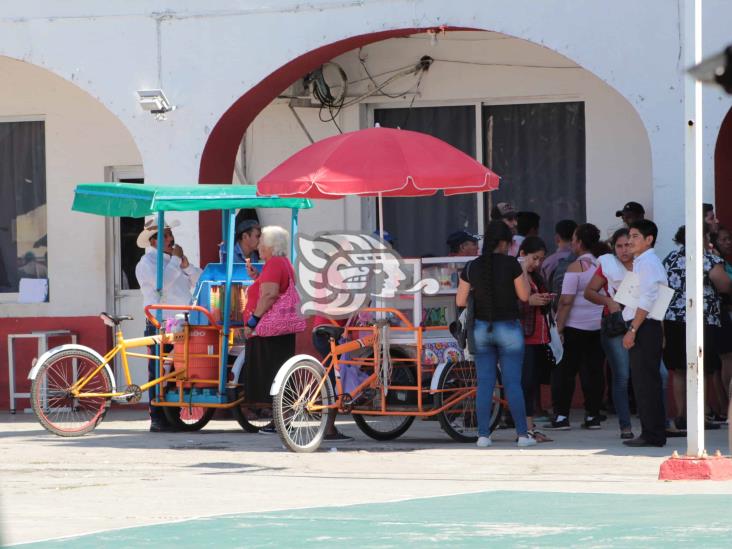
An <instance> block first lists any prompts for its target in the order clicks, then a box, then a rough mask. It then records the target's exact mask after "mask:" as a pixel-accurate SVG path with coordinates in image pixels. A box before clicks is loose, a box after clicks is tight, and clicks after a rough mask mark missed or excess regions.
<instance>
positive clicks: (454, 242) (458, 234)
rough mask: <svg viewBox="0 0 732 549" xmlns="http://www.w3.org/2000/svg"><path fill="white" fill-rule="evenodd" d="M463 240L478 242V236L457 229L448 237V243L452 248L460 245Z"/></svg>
mask: <svg viewBox="0 0 732 549" xmlns="http://www.w3.org/2000/svg"><path fill="white" fill-rule="evenodd" d="M463 242H478V237H477V236H475V235H474V234H470V233H469V232H467V231H455V232H454V233H451V234H450V236H448V237H447V245H448V246H450V247H451V248H452V247H454V246H460V244H462V243H463Z"/></svg>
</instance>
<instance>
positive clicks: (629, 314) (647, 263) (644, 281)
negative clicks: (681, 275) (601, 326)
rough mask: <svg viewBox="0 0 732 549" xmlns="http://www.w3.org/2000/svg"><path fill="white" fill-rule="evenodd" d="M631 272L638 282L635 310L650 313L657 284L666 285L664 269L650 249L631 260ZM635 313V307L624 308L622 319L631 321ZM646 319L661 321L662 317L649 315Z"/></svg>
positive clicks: (656, 291) (655, 298)
mask: <svg viewBox="0 0 732 549" xmlns="http://www.w3.org/2000/svg"><path fill="white" fill-rule="evenodd" d="M633 272H634V273H636V274H637V275H638V280H639V288H638V290H639V291H638V307H637V308H640V309H643V310H644V311H649V312H650V311H651V309H653V304H654V303H655V302H656V300H657V299H658V286H659V284H663V285H664V286H667V285H668V278H667V277H666V269H664V268H663V263H661V260H660V259H658V256H657V255H656V252H655V251H654V250H653V248H650V249H648V250H646V251H645V252H643V253H642V254H640V255H639V256H638V257H636V258H635V259H634V260H633ZM635 311H636V307H626V308H625V309H623V319H624V320H633V318H635ZM648 318H652V319H653V320H663V316H662V317H661V318H655V317H653V316H651V315H650V314H649V315H648Z"/></svg>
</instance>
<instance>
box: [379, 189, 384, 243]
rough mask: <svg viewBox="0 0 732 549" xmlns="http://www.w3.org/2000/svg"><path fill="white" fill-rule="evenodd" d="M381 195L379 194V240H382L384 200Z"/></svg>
mask: <svg viewBox="0 0 732 549" xmlns="http://www.w3.org/2000/svg"><path fill="white" fill-rule="evenodd" d="M383 198H384V197H383V196H382V194H381V193H379V238H380V239H381V240H382V242H383V240H384V200H383Z"/></svg>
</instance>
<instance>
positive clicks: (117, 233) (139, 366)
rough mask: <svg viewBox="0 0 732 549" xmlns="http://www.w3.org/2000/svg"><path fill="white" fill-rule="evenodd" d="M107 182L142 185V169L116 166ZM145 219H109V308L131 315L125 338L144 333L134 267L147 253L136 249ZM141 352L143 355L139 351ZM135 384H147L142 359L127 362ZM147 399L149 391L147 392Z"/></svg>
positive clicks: (117, 368)
mask: <svg viewBox="0 0 732 549" xmlns="http://www.w3.org/2000/svg"><path fill="white" fill-rule="evenodd" d="M107 180H108V181H113V182H115V183H135V184H140V185H142V184H143V183H144V176H143V171H142V166H122V167H113V168H111V169H109V170H108V177H107ZM144 224H145V219H144V218H141V217H140V218H136V217H110V218H107V244H108V245H107V250H109V254H108V257H107V272H108V273H111V274H112V276H108V277H107V280H108V283H107V284H108V287H107V296H108V297H107V302H108V303H107V307H108V309H109V310H111V311H112V312H113V313H114V314H115V315H129V316H131V317H132V318H133V320H127V321H125V323H124V325H123V328H124V333H125V337H128V338H130V337H141V336H142V335H143V334H144V333H145V315H144V313H143V302H142V294H141V293H140V285H139V284H138V282H137V277H136V276H135V266H136V265H137V262H138V261H139V260H140V258H141V257H142V256H143V254H144V253H145V250H143V249H142V248H139V247H138V246H137V235H139V234H140V232H141V231H142V229H143V226H144ZM140 352H144V351H142V350H140ZM118 360H119V357H116V358H115V364H114V372H115V378H116V381H117V385H118V386H120V387H124V386H125V385H127V381H126V380H125V379H124V373H123V370H122V365H121V363H118V362H117V361H118ZM128 362H129V366H130V374H131V376H132V383H134V384H135V385H142V384H143V383H145V382H147V361H146V360H145V359H142V358H134V357H130V358H129V359H128ZM143 394H144V399H147V391H145V392H144V393H143Z"/></svg>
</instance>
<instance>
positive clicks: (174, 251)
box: [135, 219, 201, 433]
mask: <svg viewBox="0 0 732 549" xmlns="http://www.w3.org/2000/svg"><path fill="white" fill-rule="evenodd" d="M176 226H178V223H177V222H172V223H171V224H170V225H168V224H167V223H166V225H165V228H164V232H163V240H164V241H163V289H162V295H161V296H159V295H158V291H157V278H158V270H157V263H158V252H157V245H158V226H157V221H156V220H155V219H147V220H146V221H145V228H144V229H143V231H142V232H141V233H140V235H139V236H138V237H137V245H138V246H139V247H140V248H145V255H143V256H142V257H141V258H140V261H139V262H138V263H137V266H136V267H135V276H137V282H138V283H139V284H140V291H141V292H142V301H143V305H144V306H145V307H147V306H148V305H152V304H157V303H165V304H166V305H188V304H189V303H190V302H191V295H192V292H193V289H194V288H195V287H196V283H197V282H198V278H199V277H200V276H201V269H199V268H198V267H196V266H195V265H191V264H190V262H189V261H188V258H187V257H186V256H185V254H184V253H183V248H181V247H180V246H179V245H177V244H176V243H175V237H174V236H173V230H172V228H173V227H176ZM172 316H175V311H163V318H169V317H172ZM155 333H156V329H155V327H154V326H153V325H152V324H150V323H149V322H147V325H146V327H145V335H153V334H155ZM153 353H154V348H151V350H150V354H153ZM147 372H148V381H152V380H153V379H155V378H156V377H157V375H156V374H157V361H156V360H153V359H150V360H149V361H148V365H147ZM149 395H150V400H152V399H153V398H154V396H155V388H154V387H153V388H151V389H150V391H149ZM170 430H172V426H171V425H170V424H169V423H168V422H167V420H166V419H165V414H164V412H163V409H162V408H160V407H156V406H150V431H152V432H154V433H157V432H160V431H170Z"/></svg>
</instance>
